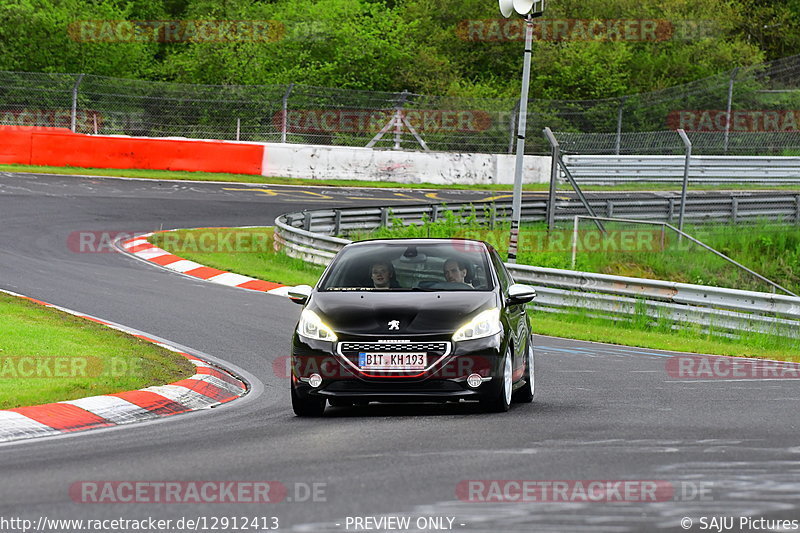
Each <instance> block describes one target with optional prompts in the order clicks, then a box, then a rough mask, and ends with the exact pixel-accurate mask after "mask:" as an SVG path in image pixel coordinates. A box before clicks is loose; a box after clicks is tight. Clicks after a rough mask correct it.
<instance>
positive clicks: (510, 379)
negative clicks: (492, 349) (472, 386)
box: [481, 346, 514, 413]
mask: <svg viewBox="0 0 800 533" xmlns="http://www.w3.org/2000/svg"><path fill="white" fill-rule="evenodd" d="M501 372H502V374H501V375H500V376H499V377H500V383H499V386H497V387H496V388H495V392H494V395H493V396H492V397H490V398H487V399H485V400H482V401H481V404H482V405H483V407H484V409H486V410H487V411H489V412H490V413H505V412H506V411H508V409H509V408H510V407H511V389H512V387H513V386H514V367H513V365H512V363H511V347H510V346H509V347H508V348H506V355H505V357H503V364H502V366H501Z"/></svg>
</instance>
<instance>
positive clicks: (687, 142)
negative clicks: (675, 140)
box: [678, 129, 692, 241]
mask: <svg viewBox="0 0 800 533" xmlns="http://www.w3.org/2000/svg"><path fill="white" fill-rule="evenodd" d="M678 135H680V136H681V140H682V141H683V144H684V146H686V162H685V163H684V165H683V188H682V189H681V212H680V215H678V229H679V230H681V231H683V216H684V214H685V213H686V189H687V188H688V186H689V165H690V164H691V162H692V141H690V140H689V137H688V136H687V135H686V132H685V131H683V130H681V129H679V130H678ZM682 239H683V235H680V236H679V237H678V240H679V241H680V240H682Z"/></svg>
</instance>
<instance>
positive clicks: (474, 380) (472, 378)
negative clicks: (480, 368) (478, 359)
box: [467, 374, 483, 389]
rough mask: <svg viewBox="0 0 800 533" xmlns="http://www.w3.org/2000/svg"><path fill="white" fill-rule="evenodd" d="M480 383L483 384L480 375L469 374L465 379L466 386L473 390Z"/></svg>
mask: <svg viewBox="0 0 800 533" xmlns="http://www.w3.org/2000/svg"><path fill="white" fill-rule="evenodd" d="M481 383H483V378H482V377H481V376H480V374H470V375H469V377H468V378H467V385H469V386H470V387H472V388H473V389H477V388H478V387H479V386H480V384H481Z"/></svg>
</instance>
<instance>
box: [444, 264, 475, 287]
mask: <svg viewBox="0 0 800 533" xmlns="http://www.w3.org/2000/svg"><path fill="white" fill-rule="evenodd" d="M444 279H445V280H447V281H448V282H450V283H463V284H464V285H469V286H470V287H472V285H471V284H470V283H469V282H468V281H467V264H466V263H465V262H464V261H461V260H459V259H448V260H447V261H445V262H444Z"/></svg>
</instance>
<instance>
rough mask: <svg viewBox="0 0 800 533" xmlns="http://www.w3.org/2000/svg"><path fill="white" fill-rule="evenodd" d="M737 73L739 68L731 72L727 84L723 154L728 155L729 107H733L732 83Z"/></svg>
mask: <svg viewBox="0 0 800 533" xmlns="http://www.w3.org/2000/svg"><path fill="white" fill-rule="evenodd" d="M738 72H739V67H736V68H734V69H733V71H731V79H730V81H729V82H728V107H727V112H726V115H725V153H726V154H727V153H728V137H729V135H730V132H731V106H732V105H733V83H734V82H735V81H736V74H738Z"/></svg>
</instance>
